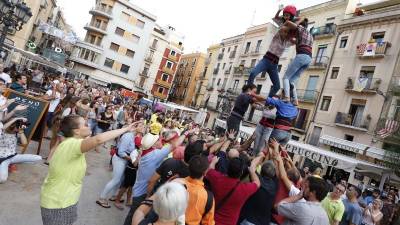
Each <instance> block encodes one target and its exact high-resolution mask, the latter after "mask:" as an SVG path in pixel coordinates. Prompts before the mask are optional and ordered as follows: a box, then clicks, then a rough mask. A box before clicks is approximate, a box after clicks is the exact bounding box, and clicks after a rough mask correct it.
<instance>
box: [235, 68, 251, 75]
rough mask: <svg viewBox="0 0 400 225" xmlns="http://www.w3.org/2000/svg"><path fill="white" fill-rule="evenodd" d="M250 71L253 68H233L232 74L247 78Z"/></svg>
mask: <svg viewBox="0 0 400 225" xmlns="http://www.w3.org/2000/svg"><path fill="white" fill-rule="evenodd" d="M252 69H253V68H251V67H242V66H238V67H234V68H233V74H234V75H244V76H249V75H250V72H251V70H252Z"/></svg>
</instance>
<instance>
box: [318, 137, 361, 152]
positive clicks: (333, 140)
mask: <svg viewBox="0 0 400 225" xmlns="http://www.w3.org/2000/svg"><path fill="white" fill-rule="evenodd" d="M319 142H320V143H322V144H326V145H329V146H333V147H337V148H340V149H344V150H347V151H351V152H354V153H358V154H360V153H362V152H363V151H364V150H365V149H366V148H368V145H364V144H360V143H356V142H353V141H347V140H343V139H340V138H337V137H332V136H328V135H323V136H322V137H320V138H319Z"/></svg>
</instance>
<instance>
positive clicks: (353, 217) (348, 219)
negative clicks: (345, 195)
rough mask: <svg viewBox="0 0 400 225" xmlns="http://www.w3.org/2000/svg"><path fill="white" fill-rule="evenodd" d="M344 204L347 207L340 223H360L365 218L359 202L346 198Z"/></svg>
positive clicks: (342, 224)
mask: <svg viewBox="0 0 400 225" xmlns="http://www.w3.org/2000/svg"><path fill="white" fill-rule="evenodd" d="M343 204H344V207H345V209H344V214H343V217H342V221H341V222H340V223H339V225H349V224H350V223H352V224H356V225H360V224H361V220H362V218H363V211H362V209H361V207H360V205H359V204H358V203H357V202H355V203H352V202H350V201H349V200H348V199H344V200H343Z"/></svg>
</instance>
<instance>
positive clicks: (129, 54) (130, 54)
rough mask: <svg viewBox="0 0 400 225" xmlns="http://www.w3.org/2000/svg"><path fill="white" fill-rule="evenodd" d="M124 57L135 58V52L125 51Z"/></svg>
mask: <svg viewBox="0 0 400 225" xmlns="http://www.w3.org/2000/svg"><path fill="white" fill-rule="evenodd" d="M125 55H126V56H128V57H130V58H133V57H134V56H135V51H132V50H130V49H127V50H126V53H125Z"/></svg>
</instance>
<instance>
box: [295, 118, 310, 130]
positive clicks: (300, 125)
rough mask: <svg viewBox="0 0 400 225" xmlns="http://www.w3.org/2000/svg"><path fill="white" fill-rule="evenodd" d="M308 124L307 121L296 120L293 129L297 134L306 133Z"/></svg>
mask: <svg viewBox="0 0 400 225" xmlns="http://www.w3.org/2000/svg"><path fill="white" fill-rule="evenodd" d="M307 124H308V121H307V120H296V121H295V122H294V125H293V129H294V130H295V131H297V132H300V133H304V132H305V131H306V127H307Z"/></svg>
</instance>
